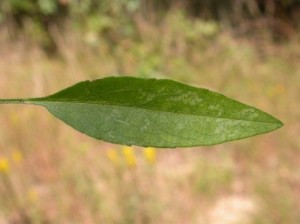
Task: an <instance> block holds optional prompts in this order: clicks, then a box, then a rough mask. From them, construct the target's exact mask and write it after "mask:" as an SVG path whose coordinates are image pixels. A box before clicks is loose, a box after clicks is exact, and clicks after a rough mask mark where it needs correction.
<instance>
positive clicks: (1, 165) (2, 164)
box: [0, 157, 10, 173]
mask: <svg viewBox="0 0 300 224" xmlns="http://www.w3.org/2000/svg"><path fill="white" fill-rule="evenodd" d="M9 169H10V166H9V162H8V160H7V159H6V158H1V157H0V173H8V172H9Z"/></svg>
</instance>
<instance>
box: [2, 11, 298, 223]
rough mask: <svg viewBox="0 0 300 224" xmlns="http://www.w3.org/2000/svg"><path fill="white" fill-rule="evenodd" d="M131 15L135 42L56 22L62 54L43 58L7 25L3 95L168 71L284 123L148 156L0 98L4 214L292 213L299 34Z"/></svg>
mask: <svg viewBox="0 0 300 224" xmlns="http://www.w3.org/2000/svg"><path fill="white" fill-rule="evenodd" d="M137 24H138V26H137V27H138V33H139V38H138V40H136V39H133V38H126V37H125V38H121V39H119V40H118V41H117V46H114V47H113V48H112V46H111V43H110V42H109V41H107V37H103V36H95V34H94V33H93V32H90V33H86V34H82V33H77V32H76V31H66V32H64V33H61V32H60V31H58V30H56V29H55V28H53V30H52V31H51V32H52V35H53V37H54V39H55V41H56V44H57V45H58V46H59V51H60V55H59V56H57V57H51V58H49V57H47V56H46V55H45V53H44V52H43V51H42V50H41V49H40V48H39V47H36V46H35V45H34V44H32V43H30V42H29V41H27V40H24V39H20V40H14V41H13V42H12V41H11V40H10V37H9V35H8V32H7V30H6V28H5V27H4V28H3V29H2V30H1V37H0V38H1V39H0V75H1V76H0V95H1V98H16V97H35V96H44V95H48V94H50V93H53V92H55V91H58V90H60V89H62V88H65V87H67V86H69V85H71V84H74V83H76V82H78V81H81V80H86V79H96V78H100V77H104V76H110V75H115V74H122V75H123V74H124V75H125V74H126V75H134V76H144V77H157V78H162V77H166V78H171V79H175V80H178V81H182V82H186V83H189V84H192V85H196V86H201V87H206V88H210V89H213V90H216V91H218V92H221V93H223V94H225V95H227V96H229V97H232V98H235V99H237V100H239V101H242V102H245V103H247V104H250V105H254V106H256V107H258V108H260V109H262V110H264V111H267V112H269V113H271V114H273V115H274V116H276V117H278V118H279V119H281V120H282V121H283V122H284V123H285V126H284V127H283V128H281V129H280V130H277V131H275V132H273V133H269V134H265V135H262V136H257V137H252V138H250V139H245V140H240V141H235V142H230V143H226V144H222V145H218V146H213V147H197V148H189V149H173V150H169V149H157V150H155V151H151V150H150V151H148V154H147V153H145V149H143V148H139V147H134V151H130V150H129V149H124V148H122V146H118V145H112V144H108V143H104V142H101V141H97V140H94V139H92V138H90V137H87V136H85V135H83V134H80V133H78V132H77V131H75V130H73V129H71V128H70V127H68V126H66V125H65V124H63V123H62V122H60V121H59V120H57V119H55V118H54V117H53V116H51V115H50V114H49V113H48V112H47V111H46V110H45V109H43V108H40V107H34V106H24V105H23V106H19V105H1V109H0V124H1V126H0V223H1V224H4V223H124V224H125V223H178V224H181V223H200V224H201V223H211V224H214V223H225V224H226V223H228V224H229V223H256V224H271V223H291V224H292V223H295V224H296V223H299V222H300V170H299V169H298V165H299V162H300V157H299V153H300V138H299V137H298V133H299V132H300V125H299V118H300V107H299V103H298V101H299V99H300V63H299V61H300V39H299V36H297V35H295V36H294V37H293V38H291V39H290V40H289V41H288V42H286V43H281V44H280V45H278V44H275V43H273V42H271V41H269V39H268V36H267V35H260V36H259V37H257V39H256V40H257V42H254V41H253V39H251V40H250V39H245V38H236V37H233V35H232V33H231V32H230V31H221V30H219V29H218V27H217V24H215V23H209V22H203V21H201V20H199V21H196V22H195V21H194V22H191V21H190V20H187V19H186V18H185V17H184V16H183V15H182V14H180V13H171V14H170V15H169V16H167V17H166V18H165V19H164V21H162V22H161V23H160V25H158V26H154V25H151V24H150V23H148V22H147V21H145V20H143V19H141V18H139V19H138V20H137ZM203 27H204V28H203ZM207 27H208V28H207ZM214 29H216V31H215V30H214ZM207 30H208V31H207ZM1 164H2V165H1Z"/></svg>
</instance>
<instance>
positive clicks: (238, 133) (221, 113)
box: [0, 77, 283, 148]
mask: <svg viewBox="0 0 300 224" xmlns="http://www.w3.org/2000/svg"><path fill="white" fill-rule="evenodd" d="M0 103H29V104H35V105H41V106H44V107H46V108H47V109H48V110H49V112H50V113H52V114H53V115H54V116H56V117H57V118H59V119H61V120H62V121H64V122H65V123H66V124H68V125H70V126H71V127H73V128H75V129H77V130H78V131H80V132H82V133H85V134H87V135H89V136H92V137H94V138H96V139H101V140H104V141H108V142H113V143H118V144H124V145H139V146H153V147H170V148H172V147H190V146H202V145H214V144H219V143H223V142H227V141H232V140H236V139H241V138H246V137H250V136H254V135H258V134H262V133H266V132H270V131H273V130H275V129H277V128H280V127H281V126H282V125H283V124H282V123H281V122H280V121H279V120H277V119H276V118H274V117H272V116H271V115H269V114H267V113H265V112H263V111H261V110H258V109H256V108H254V107H251V106H248V105H245V104H243V103H240V102H237V101H235V100H232V99H230V98H228V97H226V96H223V95H221V94H218V93H215V92H212V91H209V90H207V89H201V88H195V87H191V86H188V85H185V84H181V83H178V82H175V81H172V80H166V79H143V78H133V77H108V78H103V79H98V80H95V81H84V82H80V83H78V84H76V85H74V86H71V87H69V88H67V89H64V90H62V91H60V92H58V93H55V94H53V95H50V96H48V97H43V98H34V99H13V100H8V99H7V100H0Z"/></svg>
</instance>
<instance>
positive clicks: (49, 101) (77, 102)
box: [26, 99, 281, 125]
mask: <svg viewBox="0 0 300 224" xmlns="http://www.w3.org/2000/svg"><path fill="white" fill-rule="evenodd" d="M26 102H28V103H32V104H38V103H35V102H39V103H42V102H45V103H69V104H70V103H74V104H89V105H100V106H101V105H103V106H114V107H125V108H136V109H142V110H150V111H154V112H164V113H170V114H180V115H188V116H196V117H208V118H219V119H224V120H236V121H247V122H253V123H263V124H278V125H281V123H279V122H267V121H253V120H246V119H237V118H228V117H217V116H208V115H196V114H187V113H178V112H174V111H173V112H170V111H163V110H153V109H150V108H141V107H133V106H123V105H114V104H99V103H95V102H91V101H86V102H81V101H76V100H68V101H59V100H39V99H31V100H26ZM41 105H42V106H45V105H43V104H41ZM247 106H248V105H247ZM248 107H250V108H254V107H251V106H248ZM254 109H255V110H258V109H256V108H254ZM259 112H260V113H265V112H262V111H260V110H259Z"/></svg>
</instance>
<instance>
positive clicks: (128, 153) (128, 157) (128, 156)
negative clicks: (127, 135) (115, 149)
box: [122, 146, 136, 167]
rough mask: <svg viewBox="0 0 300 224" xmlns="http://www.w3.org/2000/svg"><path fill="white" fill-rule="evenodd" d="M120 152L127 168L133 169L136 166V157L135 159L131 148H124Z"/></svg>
mask: <svg viewBox="0 0 300 224" xmlns="http://www.w3.org/2000/svg"><path fill="white" fill-rule="evenodd" d="M122 152H123V155H124V157H125V161H126V164H127V165H128V166H129V167H135V166H136V157H135V153H134V150H133V148H132V147H129V146H124V147H123V148H122Z"/></svg>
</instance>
